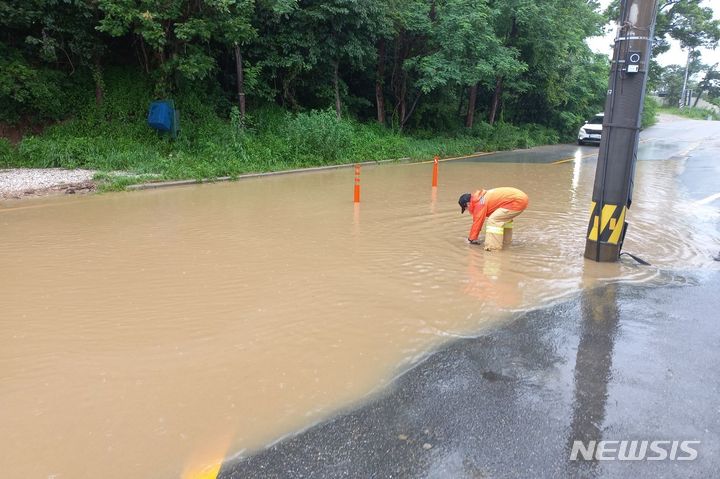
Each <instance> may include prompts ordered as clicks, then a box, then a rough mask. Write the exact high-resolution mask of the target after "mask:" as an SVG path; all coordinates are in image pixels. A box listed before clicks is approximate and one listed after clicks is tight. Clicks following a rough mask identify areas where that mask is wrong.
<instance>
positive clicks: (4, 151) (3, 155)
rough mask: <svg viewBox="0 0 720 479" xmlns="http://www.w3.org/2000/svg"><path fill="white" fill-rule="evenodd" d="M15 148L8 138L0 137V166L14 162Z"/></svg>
mask: <svg viewBox="0 0 720 479" xmlns="http://www.w3.org/2000/svg"><path fill="white" fill-rule="evenodd" d="M14 157H15V150H14V149H13V147H12V145H11V144H10V142H9V141H8V140H6V139H5V138H0V168H7V167H9V166H10V165H13V164H14V163H15V159H14Z"/></svg>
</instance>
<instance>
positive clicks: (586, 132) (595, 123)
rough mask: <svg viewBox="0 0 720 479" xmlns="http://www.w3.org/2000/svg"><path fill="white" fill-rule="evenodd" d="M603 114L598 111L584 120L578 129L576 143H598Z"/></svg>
mask: <svg viewBox="0 0 720 479" xmlns="http://www.w3.org/2000/svg"><path fill="white" fill-rule="evenodd" d="M604 115H605V114H604V113H598V114H597V115H595V116H594V117H592V118H590V119H589V120H588V121H586V122H585V124H584V125H583V126H582V127H580V131H579V132H578V137H577V142H578V145H584V144H585V143H597V144H600V137H601V136H602V123H603V116H604Z"/></svg>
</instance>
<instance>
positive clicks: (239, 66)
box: [235, 43, 245, 120]
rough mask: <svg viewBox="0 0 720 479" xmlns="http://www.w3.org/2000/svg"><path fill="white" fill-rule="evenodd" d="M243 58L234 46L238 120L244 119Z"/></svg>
mask: <svg viewBox="0 0 720 479" xmlns="http://www.w3.org/2000/svg"><path fill="white" fill-rule="evenodd" d="M242 62H243V58H242V53H240V46H239V45H238V44H237V43H236V44H235V71H236V73H237V94H238V107H239V108H240V118H241V119H243V120H244V119H245V76H244V75H243V64H242Z"/></svg>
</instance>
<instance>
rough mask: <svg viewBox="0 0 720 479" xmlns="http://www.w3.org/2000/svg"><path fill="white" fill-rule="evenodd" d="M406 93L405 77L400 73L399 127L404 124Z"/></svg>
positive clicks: (401, 127)
mask: <svg viewBox="0 0 720 479" xmlns="http://www.w3.org/2000/svg"><path fill="white" fill-rule="evenodd" d="M406 93H407V77H406V76H405V73H402V83H401V86H400V129H401V130H402V129H403V127H404V126H405V94H406Z"/></svg>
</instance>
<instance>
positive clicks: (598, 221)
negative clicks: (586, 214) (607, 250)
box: [587, 201, 627, 244]
mask: <svg viewBox="0 0 720 479" xmlns="http://www.w3.org/2000/svg"><path fill="white" fill-rule="evenodd" d="M626 213H627V207H626V206H624V205H623V206H620V205H603V207H602V211H600V208H599V207H598V205H597V203H596V202H595V201H593V202H592V205H591V206H590V224H589V225H588V236H587V237H588V239H589V240H591V241H600V242H602V243H610V244H618V241H620V236H621V235H622V230H623V224H624V223H625V214H626Z"/></svg>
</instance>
